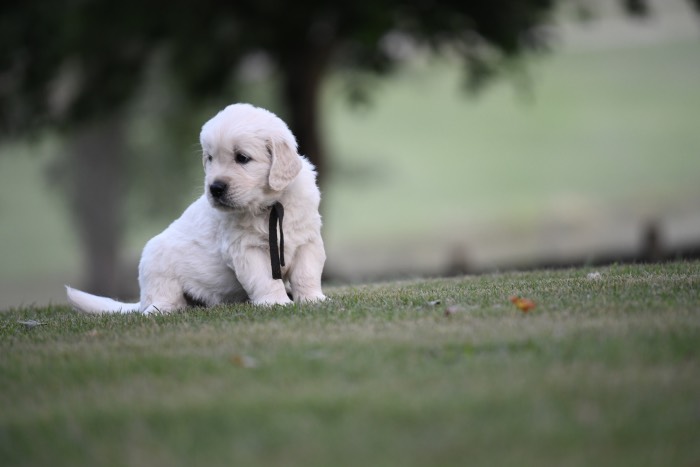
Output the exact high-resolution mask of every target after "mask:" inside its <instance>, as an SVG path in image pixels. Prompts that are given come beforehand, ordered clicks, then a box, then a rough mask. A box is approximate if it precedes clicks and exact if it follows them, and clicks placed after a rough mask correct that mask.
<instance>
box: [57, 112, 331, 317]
mask: <svg viewBox="0 0 700 467" xmlns="http://www.w3.org/2000/svg"><path fill="white" fill-rule="evenodd" d="M200 143H201V145H202V158H203V159H202V160H203V164H204V173H205V179H204V194H203V195H202V196H201V197H200V198H199V199H197V200H196V201H195V202H194V203H192V205H190V206H189V207H188V208H187V209H186V210H185V212H184V213H183V214H182V216H180V218H179V219H177V220H176V221H174V222H173V223H172V224H170V226H169V227H168V228H167V229H165V230H164V231H163V232H162V233H161V234H159V235H157V236H156V237H154V238H153V239H151V240H150V241H149V242H148V243H147V244H146V246H145V248H144V250H143V254H142V256H141V262H140V264H139V286H140V289H141V297H140V301H139V302H138V303H121V302H118V301H115V300H112V299H110V298H105V297H97V296H95V295H91V294H88V293H85V292H82V291H79V290H76V289H73V288H71V287H66V290H67V293H68V300H69V301H70V303H71V304H72V305H73V307H74V308H75V309H77V310H79V311H83V312H88V313H128V312H141V313H168V312H170V311H173V310H178V309H182V308H185V307H186V306H187V304H188V302H195V303H198V304H201V305H204V306H213V305H217V304H221V303H232V302H242V301H246V300H249V301H250V302H252V303H253V304H256V305H275V304H288V303H292V302H291V300H290V298H289V296H288V294H287V289H286V287H285V286H288V287H289V289H290V290H291V295H292V298H293V299H294V301H295V302H297V303H301V302H314V301H320V300H324V299H325V296H324V295H323V292H322V290H321V272H322V270H323V265H324V262H325V260H326V254H325V251H324V247H323V240H322V239H321V216H320V214H319V212H318V206H319V202H320V199H321V195H320V192H319V189H318V187H317V185H316V172H315V169H314V167H313V165H312V164H311V163H310V162H309V161H308V160H307V159H306V158H304V157H302V156H300V155H299V154H298V153H297V143H296V140H295V138H294V135H292V133H291V131H290V130H289V128H287V125H286V124H285V123H284V122H283V121H282V120H280V119H279V118H278V117H277V116H276V115H274V114H273V113H271V112H269V111H267V110H264V109H261V108H257V107H253V106H252V105H249V104H234V105H230V106H228V107H226V108H225V109H224V110H222V111H221V112H219V113H218V114H217V115H216V116H214V117H213V118H212V119H211V120H209V121H208V122H207V123H205V124H204V126H203V127H202V132H201V135H200ZM278 224H279V240H278ZM285 260H286V261H285Z"/></svg>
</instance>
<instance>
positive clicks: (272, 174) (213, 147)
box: [200, 104, 301, 211]
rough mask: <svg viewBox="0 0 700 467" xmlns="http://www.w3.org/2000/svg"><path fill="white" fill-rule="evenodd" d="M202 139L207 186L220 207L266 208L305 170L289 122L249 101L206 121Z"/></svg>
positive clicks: (226, 208) (210, 197)
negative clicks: (302, 167) (302, 168)
mask: <svg viewBox="0 0 700 467" xmlns="http://www.w3.org/2000/svg"><path fill="white" fill-rule="evenodd" d="M200 143H201V145H202V157H203V162H204V173H205V181H204V183H205V187H204V188H205V190H206V193H207V198H208V199H209V202H210V203H211V204H212V206H214V207H216V208H219V209H224V210H228V209H245V210H250V211H258V210H260V209H263V208H265V207H267V206H269V205H271V204H273V203H274V202H275V201H277V200H278V199H279V195H280V193H281V192H282V191H283V190H284V189H285V188H286V187H287V185H289V183H290V182H291V181H292V180H294V178H296V176H297V175H298V174H299V171H300V170H301V159H300V157H299V155H298V154H297V143H296V140H295V139H294V135H292V132H291V131H289V128H287V125H285V123H284V122H283V121H282V120H281V119H279V118H278V117H277V116H276V115H275V114H273V113H272V112H268V111H267V110H264V109H261V108H258V107H253V106H252V105H249V104H234V105H230V106H228V107H226V108H225V109H224V110H222V111H221V112H219V113H218V114H217V115H216V116H214V118H212V119H211V120H209V121H208V122H207V123H205V124H204V126H203V127H202V132H201V134H200Z"/></svg>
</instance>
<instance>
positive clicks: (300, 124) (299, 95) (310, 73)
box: [282, 44, 330, 186]
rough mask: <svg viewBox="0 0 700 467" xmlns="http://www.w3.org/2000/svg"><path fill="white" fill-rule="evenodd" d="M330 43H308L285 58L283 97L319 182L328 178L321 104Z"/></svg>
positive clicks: (300, 149)
mask: <svg viewBox="0 0 700 467" xmlns="http://www.w3.org/2000/svg"><path fill="white" fill-rule="evenodd" d="M329 53H330V44H324V45H318V44H316V45H308V44H307V50H306V51H304V52H303V53H298V54H289V58H291V59H290V60H285V61H283V66H282V68H283V70H282V72H283V75H284V78H283V89H282V91H283V98H284V101H285V104H286V106H287V111H288V112H289V115H288V117H287V119H288V123H289V126H290V129H291V130H292V132H293V133H294V135H295V136H296V138H297V142H298V143H299V153H300V154H302V155H304V156H306V157H307V158H308V159H309V160H310V161H311V163H313V164H314V165H315V166H316V170H317V172H318V183H319V185H321V186H323V181H324V180H325V178H326V170H327V163H326V151H325V146H324V143H323V140H322V137H321V128H320V124H319V106H320V91H321V84H322V81H323V78H324V76H325V72H326V64H327V59H328V55H329Z"/></svg>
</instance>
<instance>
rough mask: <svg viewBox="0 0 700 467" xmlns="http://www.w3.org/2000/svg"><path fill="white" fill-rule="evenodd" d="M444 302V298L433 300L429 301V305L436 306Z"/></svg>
mask: <svg viewBox="0 0 700 467" xmlns="http://www.w3.org/2000/svg"><path fill="white" fill-rule="evenodd" d="M440 303H442V300H431V301H429V302H428V306H436V305H439V304H440Z"/></svg>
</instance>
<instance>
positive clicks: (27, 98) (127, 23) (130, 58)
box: [0, 0, 646, 293]
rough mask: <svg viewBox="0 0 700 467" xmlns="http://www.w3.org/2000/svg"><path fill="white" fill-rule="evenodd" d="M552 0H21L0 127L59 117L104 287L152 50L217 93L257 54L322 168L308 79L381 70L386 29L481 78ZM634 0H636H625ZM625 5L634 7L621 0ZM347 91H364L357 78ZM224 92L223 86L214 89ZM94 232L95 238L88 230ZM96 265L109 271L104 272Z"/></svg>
mask: <svg viewBox="0 0 700 467" xmlns="http://www.w3.org/2000/svg"><path fill="white" fill-rule="evenodd" d="M554 3H555V1H554V0H490V1H487V0H481V1H473V2H469V1H464V0H416V1H412V2H403V1H398V0H372V1H369V0H353V1H349V0H339V1H337V2H328V1H326V0H300V1H297V2H288V1H285V0H239V1H237V2H219V1H215V0H202V1H200V2H197V3H192V2H188V1H185V0H173V1H170V2H165V1H163V0H152V1H146V2H144V1H136V0H124V1H121V2H108V1H99V0H92V1H90V0H56V1H53V2H42V1H40V0H25V1H23V2H5V3H4V4H3V6H2V7H0V8H1V10H0V131H2V132H3V133H4V134H10V135H17V134H23V133H25V132H26V131H29V130H36V129H41V128H45V127H47V126H53V127H58V128H60V129H61V130H62V131H64V132H65V134H66V135H68V136H67V137H68V138H69V140H70V141H71V142H72V143H71V144H70V145H69V147H70V148H71V150H69V151H67V153H68V156H67V161H66V164H68V165H70V170H67V171H66V173H67V174H69V175H68V177H67V179H66V181H67V193H68V197H69V199H71V200H72V206H73V212H74V214H75V218H76V219H77V222H76V223H77V225H78V228H79V231H80V232H81V237H82V238H83V239H84V241H85V245H86V248H87V252H86V255H85V256H86V257H87V258H98V257H100V256H99V255H101V254H102V253H100V251H107V252H108V253H107V255H106V256H104V257H102V259H101V260H99V261H97V262H94V263H90V265H89V266H88V277H91V278H93V279H94V280H93V283H92V284H90V288H91V290H95V291H98V292H105V293H108V292H110V290H111V286H110V281H113V280H114V279H113V273H110V272H109V271H114V270H115V261H116V260H115V258H116V256H117V255H116V251H117V250H118V245H119V238H120V235H121V232H120V226H121V225H122V223H121V221H120V216H121V214H120V213H121V209H120V203H121V200H122V198H123V197H122V193H123V189H124V182H123V179H124V173H125V169H124V168H125V167H126V166H127V165H128V159H129V157H128V156H129V153H128V147H127V146H126V145H125V144H123V141H124V134H123V127H124V123H123V121H122V118H121V116H122V115H123V113H124V111H125V109H126V107H127V105H128V104H129V103H130V102H131V101H132V99H133V97H134V95H135V94H136V93H137V91H138V89H139V85H140V84H141V83H142V82H143V79H144V75H145V73H146V72H147V70H148V69H149V67H150V66H152V64H153V61H154V60H156V58H158V59H161V60H162V61H163V63H164V69H165V70H167V71H168V73H172V75H173V81H174V83H175V89H177V92H178V93H179V94H181V95H183V96H185V98H186V99H189V100H190V102H196V103H199V102H204V101H208V100H212V99H213V98H214V97H215V96H221V95H222V94H223V93H224V91H225V90H226V89H228V88H229V87H230V86H231V83H232V75H233V74H234V73H235V71H236V69H237V67H238V66H239V65H240V63H241V62H242V60H243V59H244V58H245V57H247V56H249V55H250V54H254V53H262V54H265V56H267V57H268V58H269V59H270V61H271V62H272V63H273V65H274V66H275V69H276V72H277V75H278V77H279V82H280V100H281V102H282V104H283V107H284V108H283V109H276V110H277V111H278V112H279V113H281V114H282V115H283V116H284V117H285V119H286V120H287V121H288V123H289V124H290V126H291V128H292V131H293V132H294V133H295V134H296V136H297V139H298V141H299V145H300V149H301V152H302V153H304V154H306V155H307V156H308V157H309V158H310V159H311V160H312V162H313V163H314V164H315V165H316V166H317V167H318V169H319V174H320V177H321V180H323V178H324V176H325V173H326V159H327V157H326V154H325V150H324V147H323V143H322V141H321V137H320V134H319V119H320V115H319V90H320V88H321V84H322V82H323V80H324V78H325V77H326V76H327V75H328V72H329V70H331V69H332V68H334V67H339V68H346V69H360V70H368V71H372V72H376V73H386V72H388V71H391V70H392V69H393V68H395V66H396V64H397V62H398V61H399V60H398V57H397V56H395V55H394V54H392V51H391V47H389V46H388V43H387V39H388V38H390V37H394V38H396V37H399V38H404V39H410V40H411V41H413V42H415V43H417V44H421V45H423V46H425V47H428V48H430V49H431V50H433V51H437V52H440V51H443V50H445V49H449V50H451V51H454V52H455V53H457V54H458V55H459V56H460V57H462V59H463V61H464V64H465V70H466V75H467V76H468V78H469V82H470V84H471V85H472V86H473V87H478V85H480V84H481V83H483V82H484V81H485V80H487V79H488V78H490V77H492V76H493V75H494V74H495V73H496V72H497V71H499V70H501V69H503V68H504V65H506V64H509V63H514V62H515V61H516V60H518V59H519V58H521V57H524V56H527V55H528V54H530V53H533V52H539V51H542V50H544V49H545V48H546V46H547V44H548V39H549V38H548V36H547V34H546V26H547V25H548V23H549V20H550V16H551V14H552V11H553V7H554ZM624 3H626V4H628V7H629V8H630V9H631V10H632V9H634V8H636V9H639V8H638V7H639V5H645V4H646V2H645V1H644V0H625V2H624ZM629 5H631V7H630V6H629ZM355 90H356V91H360V92H362V91H363V88H362V86H359V87H356V88H355ZM218 100H219V101H221V99H218ZM95 238H97V239H98V240H99V241H97V242H95V241H89V240H88V239H95ZM105 271H107V272H105Z"/></svg>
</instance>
